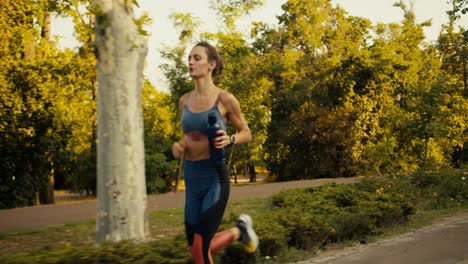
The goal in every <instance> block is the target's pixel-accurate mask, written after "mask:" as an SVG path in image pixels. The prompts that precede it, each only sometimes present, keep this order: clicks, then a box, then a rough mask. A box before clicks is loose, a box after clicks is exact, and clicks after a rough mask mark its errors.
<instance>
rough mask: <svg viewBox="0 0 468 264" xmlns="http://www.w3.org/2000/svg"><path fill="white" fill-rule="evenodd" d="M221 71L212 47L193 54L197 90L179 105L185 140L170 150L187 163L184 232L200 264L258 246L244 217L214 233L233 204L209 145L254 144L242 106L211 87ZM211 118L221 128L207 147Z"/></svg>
mask: <svg viewBox="0 0 468 264" xmlns="http://www.w3.org/2000/svg"><path fill="white" fill-rule="evenodd" d="M223 66H224V64H223V60H222V58H221V56H220V55H219V54H218V52H217V51H216V49H215V48H214V47H213V46H212V45H210V44H208V43H206V42H200V43H198V44H196V45H195V46H194V47H193V48H192V50H191V52H190V54H189V56H188V69H189V73H190V76H191V77H192V79H193V80H194V81H195V89H194V90H193V91H191V92H189V93H186V94H184V95H183V96H182V97H181V98H180V100H179V111H180V112H181V116H182V118H181V123H182V130H183V133H184V135H183V138H182V139H181V140H180V141H178V142H175V143H174V144H173V146H172V153H173V155H174V157H176V158H177V159H185V160H184V180H185V212H184V217H185V231H186V234H187V240H188V245H189V250H190V253H191V255H192V258H193V261H194V262H195V263H196V264H208V263H210V264H211V263H213V259H212V257H211V254H214V253H216V252H218V251H219V250H221V249H223V248H224V247H226V246H227V245H229V244H231V243H233V242H234V241H237V240H238V241H240V242H242V243H244V245H245V249H246V251H248V252H250V253H252V252H254V251H255V250H256V249H257V246H258V237H257V235H256V234H255V231H254V230H253V228H252V219H251V217H250V216H248V215H245V214H242V215H240V217H239V220H238V222H237V224H236V226H235V227H232V228H230V229H227V230H224V231H221V232H218V233H216V232H217V230H218V227H219V224H220V223H221V220H222V217H223V215H224V211H225V209H226V205H227V202H228V199H229V190H230V181H229V172H228V168H227V165H226V163H225V161H224V160H221V161H219V160H213V158H210V147H209V144H214V146H215V147H216V148H217V149H223V148H224V147H226V146H228V145H230V144H246V143H249V142H250V141H251V134H250V128H249V127H248V125H247V122H246V121H245V119H244V117H243V116H242V112H241V109H240V105H239V102H238V101H237V99H236V98H235V97H234V96H233V95H232V94H231V93H228V92H226V91H224V90H223V89H221V88H219V87H217V86H215V85H214V83H213V79H212V78H213V77H214V76H216V75H219V74H220V73H221V72H222V70H223ZM209 115H215V116H216V117H217V119H218V121H219V123H220V124H221V128H222V129H220V130H218V132H217V133H218V135H219V136H218V137H217V138H216V139H215V140H214V142H208V141H209V140H208V136H207V127H208V116H209ZM227 122H230V123H231V124H232V125H233V126H234V128H235V129H236V133H235V134H233V135H228V134H227V133H226V123H227Z"/></svg>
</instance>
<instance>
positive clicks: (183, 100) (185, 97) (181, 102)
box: [179, 92, 191, 110]
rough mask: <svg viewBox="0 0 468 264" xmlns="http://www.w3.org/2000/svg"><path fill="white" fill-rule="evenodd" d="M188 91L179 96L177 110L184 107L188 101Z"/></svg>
mask: <svg viewBox="0 0 468 264" xmlns="http://www.w3.org/2000/svg"><path fill="white" fill-rule="evenodd" d="M190 93H191V92H188V93H185V94H183V95H182V96H181V97H180V98H179V110H182V109H183V108H184V107H185V105H186V104H187V103H188V100H189V98H190Z"/></svg>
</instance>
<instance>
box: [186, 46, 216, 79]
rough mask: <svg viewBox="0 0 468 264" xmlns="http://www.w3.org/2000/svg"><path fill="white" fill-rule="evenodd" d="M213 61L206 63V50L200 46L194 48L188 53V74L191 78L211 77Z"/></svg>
mask: <svg viewBox="0 0 468 264" xmlns="http://www.w3.org/2000/svg"><path fill="white" fill-rule="evenodd" d="M215 66H216V64H215V62H214V61H211V62H208V54H207V53H206V48H205V47H202V46H195V47H193V48H192V51H190V54H189V56H188V68H189V74H190V77H192V78H200V77H204V76H207V75H209V76H211V71H213V69H214V68H215Z"/></svg>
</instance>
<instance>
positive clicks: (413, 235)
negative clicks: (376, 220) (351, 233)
mask: <svg viewBox="0 0 468 264" xmlns="http://www.w3.org/2000/svg"><path fill="white" fill-rule="evenodd" d="M318 263H320V264H331V263H333V264H468V211H464V212H461V213H458V214H456V215H452V216H449V217H446V218H443V219H440V220H437V221H436V222H435V223H434V224H432V225H430V226H428V227H425V228H422V229H419V230H416V231H413V232H409V233H406V234H403V235H400V236H396V237H393V238H388V239H383V240H380V241H378V242H375V243H371V244H367V245H360V246H357V247H352V248H347V249H344V250H337V251H325V252H323V253H321V254H319V255H318V256H317V257H314V258H312V259H309V260H307V261H301V262H296V264H318Z"/></svg>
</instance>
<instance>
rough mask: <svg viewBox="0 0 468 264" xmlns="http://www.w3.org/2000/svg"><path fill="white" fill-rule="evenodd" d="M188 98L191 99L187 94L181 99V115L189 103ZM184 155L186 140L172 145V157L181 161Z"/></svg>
mask: <svg viewBox="0 0 468 264" xmlns="http://www.w3.org/2000/svg"><path fill="white" fill-rule="evenodd" d="M188 97H189V94H188V93H186V94H184V95H182V96H181V97H180V99H179V113H180V114H182V111H183V109H184V106H185V104H186V103H187V100H188ZM184 153H185V142H184V140H183V138H182V139H181V140H179V141H176V142H174V143H173V144H172V155H173V156H174V157H175V158H176V159H180V158H182V156H183V155H184Z"/></svg>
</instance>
